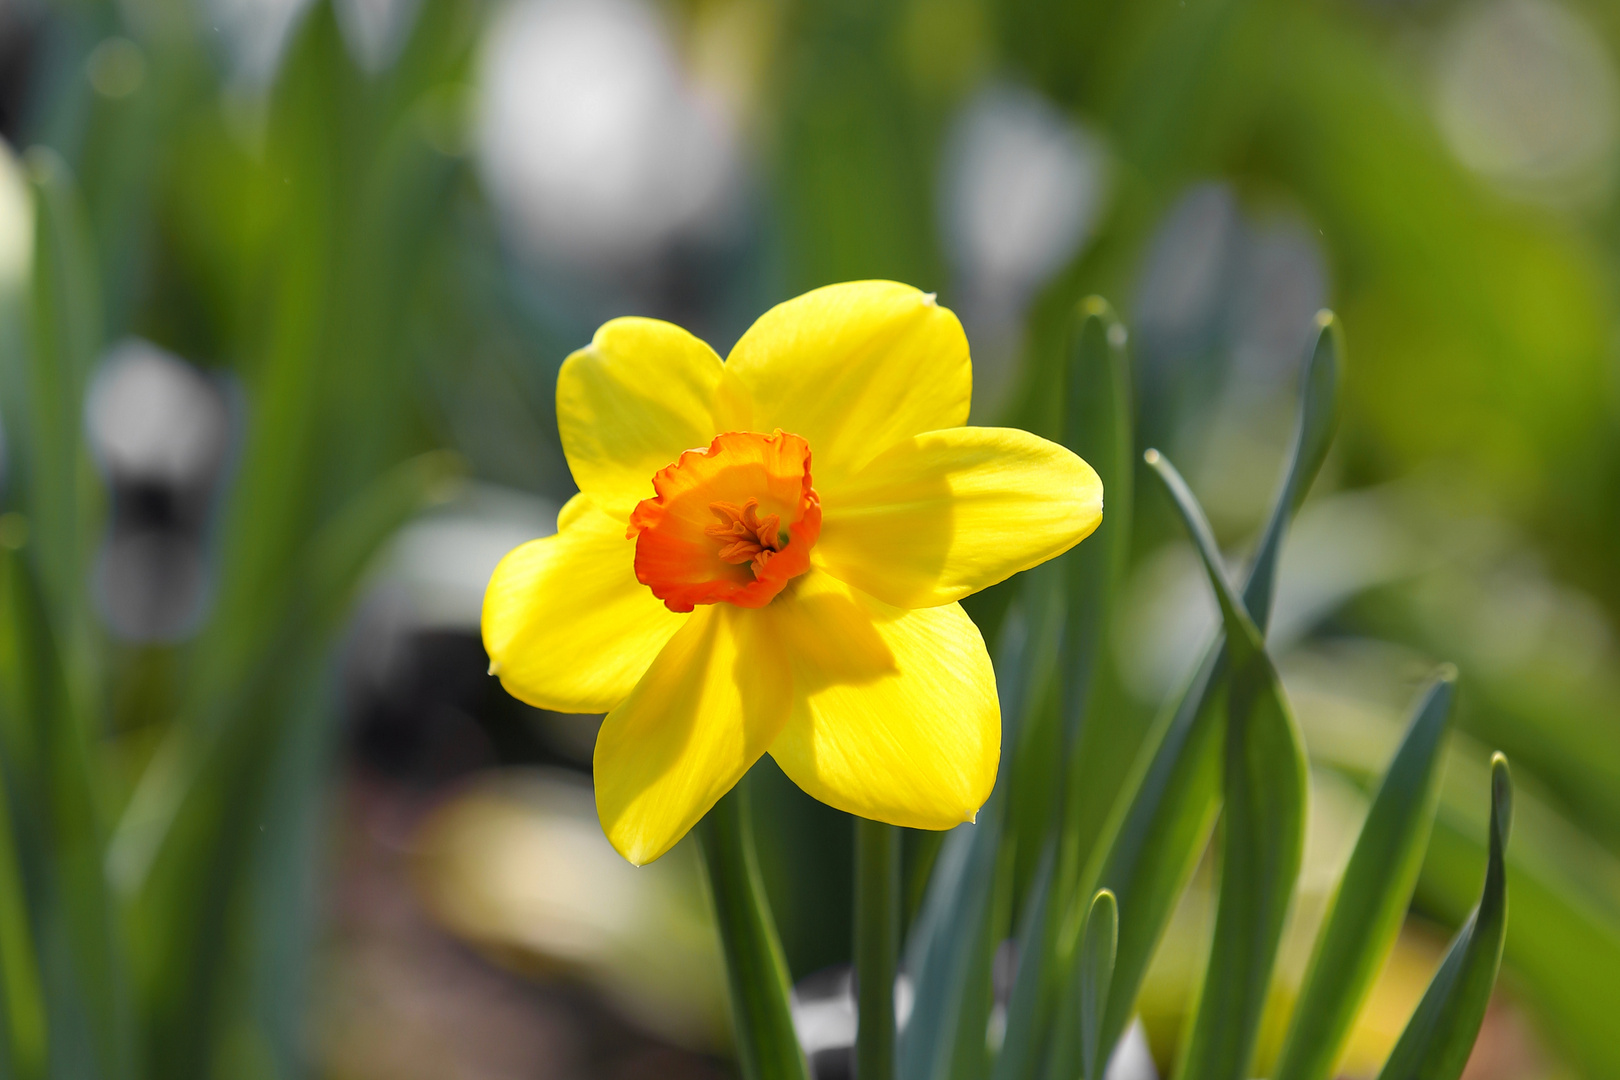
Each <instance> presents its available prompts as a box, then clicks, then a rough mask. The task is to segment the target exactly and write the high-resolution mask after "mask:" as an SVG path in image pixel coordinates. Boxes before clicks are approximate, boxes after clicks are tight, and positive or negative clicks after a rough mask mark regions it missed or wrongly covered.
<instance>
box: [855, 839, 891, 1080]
mask: <svg viewBox="0 0 1620 1080" xmlns="http://www.w3.org/2000/svg"><path fill="white" fill-rule="evenodd" d="M899 956H900V830H899V829H897V828H895V827H894V826H893V825H885V824H883V823H882V822H878V821H868V820H866V819H865V818H856V819H855V984H856V993H857V994H858V996H859V1000H858V1002H857V1017H858V1020H857V1026H856V1029H855V1076H856V1080H893V1078H894V1073H895V1019H894V979H895V974H896V969H897V967H898V963H899Z"/></svg>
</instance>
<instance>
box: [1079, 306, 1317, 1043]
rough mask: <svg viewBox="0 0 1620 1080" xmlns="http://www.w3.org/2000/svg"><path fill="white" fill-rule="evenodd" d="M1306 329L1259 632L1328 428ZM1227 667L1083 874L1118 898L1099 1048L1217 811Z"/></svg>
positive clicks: (1119, 1016)
mask: <svg viewBox="0 0 1620 1080" xmlns="http://www.w3.org/2000/svg"><path fill="white" fill-rule="evenodd" d="M1317 325H1318V332H1317V335H1316V337H1315V339H1314V341H1313V342H1312V348H1311V351H1310V356H1309V359H1308V360H1307V362H1306V367H1305V373H1304V378H1303V380H1302V386H1301V404H1300V420H1299V428H1298V431H1297V434H1296V436H1295V440H1294V446H1293V452H1292V454H1291V456H1290V458H1289V463H1288V470H1287V472H1286V474H1285V477H1284V480H1283V484H1282V487H1281V489H1280V490H1279V492H1278V496H1277V499H1276V501H1275V503H1274V504H1273V508H1272V511H1271V514H1270V517H1269V518H1268V521H1267V526H1266V529H1265V531H1264V533H1263V534H1262V536H1261V541H1260V549H1259V551H1258V552H1257V554H1256V557H1255V560H1254V564H1253V566H1252V568H1251V570H1250V572H1249V578H1248V581H1247V583H1246V585H1245V588H1244V607H1245V608H1246V609H1247V611H1248V615H1249V617H1250V618H1251V619H1252V620H1253V622H1254V624H1255V625H1256V627H1258V628H1259V629H1261V630H1264V628H1265V626H1266V624H1267V622H1269V619H1270V614H1271V603H1270V597H1271V595H1272V593H1273V591H1274V588H1275V585H1274V580H1272V579H1274V578H1275V576H1276V572H1277V564H1278V553H1279V552H1280V549H1281V546H1282V539H1283V534H1284V532H1285V531H1286V527H1287V523H1288V522H1289V520H1291V518H1292V515H1293V513H1294V511H1295V510H1297V508H1298V505H1299V503H1300V502H1301V501H1302V500H1303V498H1304V495H1305V493H1306V492H1307V491H1308V490H1309V489H1310V485H1311V482H1312V480H1314V479H1315V476H1316V473H1317V472H1318V470H1319V469H1320V468H1321V464H1322V460H1323V457H1324V456H1325V454H1326V448H1327V446H1328V444H1329V443H1330V442H1331V441H1332V433H1333V429H1334V426H1335V424H1336V422H1337V404H1336V402H1337V397H1338V387H1339V382H1340V374H1339V368H1340V360H1339V357H1340V353H1341V351H1342V347H1341V344H1340V341H1339V337H1338V331H1337V321H1336V320H1335V319H1334V318H1333V317H1332V316H1331V315H1330V314H1328V313H1323V314H1322V315H1320V316H1318V320H1317ZM1263 578H1264V579H1267V580H1264V581H1262V579H1263ZM1251 605H1252V606H1251ZM1229 663H1230V662H1229V659H1228V656H1227V650H1226V648H1225V647H1224V645H1220V644H1217V645H1215V646H1212V647H1211V649H1210V650H1209V652H1208V654H1207V655H1206V656H1205V657H1204V660H1203V662H1202V663H1201V664H1200V666H1199V668H1198V670H1197V671H1196V672H1195V673H1194V674H1193V676H1192V677H1191V679H1190V681H1189V682H1188V684H1187V686H1186V688H1185V690H1184V691H1183V692H1182V693H1181V694H1180V695H1178V696H1177V697H1176V698H1174V699H1172V704H1171V705H1170V706H1169V707H1168V708H1167V709H1166V710H1165V711H1164V712H1163V713H1162V714H1161V715H1160V717H1159V719H1158V720H1157V721H1156V722H1155V724H1154V728H1153V730H1152V731H1151V732H1150V733H1149V735H1148V738H1147V740H1146V742H1145V743H1144V745H1143V748H1142V752H1141V754H1140V755H1139V757H1138V760H1137V765H1136V767H1135V769H1134V770H1133V774H1132V776H1131V778H1130V779H1129V780H1128V781H1127V782H1126V784H1125V786H1124V787H1123V788H1122V789H1121V794H1120V797H1119V799H1118V800H1117V802H1116V803H1115V807H1114V810H1113V813H1112V815H1111V817H1110V819H1109V821H1108V823H1107V825H1106V826H1105V828H1104V830H1103V833H1102V837H1103V839H1102V842H1101V843H1100V844H1099V845H1098V847H1097V849H1096V851H1095V853H1094V855H1093V856H1092V858H1091V860H1090V864H1089V866H1088V868H1087V870H1086V871H1085V874H1084V875H1083V878H1082V881H1083V884H1084V885H1085V887H1086V888H1092V887H1106V888H1108V889H1111V890H1112V891H1113V892H1114V893H1115V895H1116V897H1117V898H1118V902H1119V910H1120V923H1119V952H1118V957H1117V959H1116V961H1115V970H1114V985H1113V992H1112V993H1111V994H1110V995H1109V1005H1108V1009H1107V1012H1106V1015H1105V1018H1104V1021H1103V1026H1102V1042H1103V1045H1104V1046H1106V1047H1108V1048H1110V1049H1111V1048H1112V1047H1113V1045H1114V1043H1116V1042H1117V1041H1118V1040H1119V1037H1120V1035H1122V1034H1123V1033H1124V1031H1125V1028H1126V1026H1127V1025H1128V1024H1129V1022H1130V1017H1131V1012H1132V1010H1133V1009H1134V1008H1135V1004H1136V995H1137V992H1138V991H1139V989H1140V988H1141V983H1142V979H1143V977H1144V976H1145V975H1146V973H1147V966H1148V962H1149V960H1150V959H1151V958H1152V954H1153V950H1154V948H1155V947H1157V945H1158V942H1159V938H1160V936H1161V935H1162V933H1163V932H1164V927H1165V924H1166V923H1167V922H1168V920H1169V918H1170V914H1171V912H1172V911H1173V910H1174V908H1175V904H1176V901H1177V899H1178V898H1179V897H1180V896H1181V893H1182V890H1183V888H1184V887H1185V885H1186V883H1187V881H1188V879H1189V878H1190V876H1191V874H1192V872H1193V869H1194V867H1195V866H1196V864H1197V861H1198V858H1199V856H1200V855H1201V854H1202V852H1203V849H1204V841H1205V839H1206V838H1207V837H1208V835H1209V831H1210V828H1211V827H1212V825H1213V823H1214V820H1215V815H1216V812H1217V810H1218V808H1219V800H1220V786H1221V782H1222V781H1221V765H1220V746H1221V742H1220V740H1221V737H1222V732H1223V731H1224V729H1225V720H1224V716H1225V709H1226V701H1227V693H1226V690H1225V683H1226V679H1227V673H1228V669H1229ZM1081 891H1082V893H1083V892H1084V889H1082V890H1081ZM1078 933H1079V928H1078V919H1075V920H1073V921H1071V923H1070V925H1069V927H1068V928H1066V929H1065V931H1064V936H1063V939H1062V941H1061V942H1060V945H1059V949H1060V956H1067V957H1072V956H1073V950H1074V948H1075V947H1076V943H1077V941H1078ZM1068 962H1072V960H1071V961H1068ZM1065 1007H1067V1006H1065ZM1065 1067H1066V1068H1067V1067H1069V1066H1068V1065H1065ZM1072 1067H1073V1068H1078V1062H1075V1063H1073V1066H1072Z"/></svg>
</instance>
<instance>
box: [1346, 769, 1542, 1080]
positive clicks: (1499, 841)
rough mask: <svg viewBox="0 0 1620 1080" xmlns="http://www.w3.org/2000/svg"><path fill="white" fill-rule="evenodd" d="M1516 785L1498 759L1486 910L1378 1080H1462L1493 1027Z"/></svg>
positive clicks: (1459, 940)
mask: <svg viewBox="0 0 1620 1080" xmlns="http://www.w3.org/2000/svg"><path fill="white" fill-rule="evenodd" d="M1512 824H1513V780H1512V777H1511V776H1510V775H1509V773H1508V764H1507V758H1505V757H1503V756H1502V755H1501V754H1496V755H1495V756H1493V757H1492V758H1491V841H1490V842H1491V847H1490V856H1489V862H1488V863H1487V864H1486V868H1485V887H1484V889H1483V891H1482V892H1481V894H1480V898H1479V906H1478V907H1476V908H1475V909H1474V913H1473V914H1472V915H1470V916H1469V918H1468V922H1467V923H1465V924H1464V925H1463V928H1462V929H1461V930H1459V931H1458V932H1457V936H1456V937H1455V938H1453V939H1452V942H1451V948H1450V949H1449V950H1447V952H1446V958H1445V960H1444V961H1443V962H1442V963H1441V964H1440V970H1439V971H1438V972H1436V973H1435V976H1434V979H1433V981H1431V982H1430V983H1429V988H1428V990H1426V991H1424V993H1423V1000H1422V1001H1420V1002H1418V1007H1417V1011H1415V1012H1414V1013H1413V1014H1412V1019H1411V1020H1409V1021H1407V1024H1406V1030H1405V1031H1403V1032H1401V1039H1400V1041H1399V1042H1397V1043H1396V1044H1395V1049H1394V1050H1393V1051H1392V1052H1391V1053H1390V1055H1389V1060H1388V1061H1386V1062H1385V1063H1384V1068H1383V1069H1382V1071H1380V1072H1379V1074H1378V1080H1457V1077H1459V1076H1461V1075H1462V1071H1463V1066H1465V1065H1467V1064H1468V1055H1469V1053H1470V1052H1471V1051H1472V1050H1473V1048H1474V1040H1475V1039H1476V1038H1478V1036H1479V1027H1480V1024H1482V1023H1483V1022H1484V1020H1485V1008H1486V1006H1488V1005H1489V1004H1490V1001H1491V990H1492V988H1493V987H1494V986H1495V985H1496V972H1497V969H1498V968H1499V967H1500V966H1501V963H1502V943H1503V941H1504V940H1505V939H1506V937H1507V916H1508V909H1507V867H1506V865H1505V863H1504V861H1503V858H1504V854H1505V852H1506V850H1507V842H1508V831H1509V829H1510V828H1511V827H1512Z"/></svg>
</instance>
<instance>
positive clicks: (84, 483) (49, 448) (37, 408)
mask: <svg viewBox="0 0 1620 1080" xmlns="http://www.w3.org/2000/svg"><path fill="white" fill-rule="evenodd" d="M24 160H25V163H26V165H27V168H28V178H29V183H30V186H31V187H32V189H33V193H34V271H33V293H32V298H31V318H30V321H29V350H28V352H29V358H28V365H27V379H26V384H27V390H26V393H27V398H28V400H27V409H26V410H18V409H13V410H11V411H10V412H8V414H7V420H8V422H20V423H21V424H22V425H23V429H24V436H23V440H22V443H23V447H24V465H25V470H24V476H25V477H26V486H27V492H26V501H27V505H28V507H29V517H30V522H29V524H30V526H31V528H32V531H33V533H34V536H35V538H36V542H35V543H33V544H31V545H30V551H31V557H32V559H33V560H34V561H35V562H36V563H37V564H38V566H39V573H40V578H41V585H42V587H43V588H44V590H45V596H46V598H47V603H48V610H49V611H50V615H51V620H52V624H53V626H54V627H55V629H56V632H57V635H58V637H59V638H60V639H64V640H66V639H68V638H69V637H70V635H71V634H72V625H73V621H74V620H75V619H76V618H77V616H78V606H77V604H78V599H79V597H80V594H81V593H82V591H83V579H84V569H85V556H86V550H85V547H84V544H85V542H86V540H87V537H88V533H89V530H88V529H87V528H85V527H84V521H83V520H82V519H83V517H84V516H85V515H84V509H85V506H86V502H85V500H86V499H87V498H88V497H89V489H90V488H91V486H92V485H91V483H90V482H89V475H88V474H89V466H88V454H87V452H86V449H85V444H84V435H83V422H82V417H83V415H84V390H85V383H86V380H87V379H88V377H89V373H90V369H91V367H92V366H93V365H94V363H95V360H96V356H97V354H98V353H99V351H100V349H101V320H102V313H101V297H100V291H99V290H100V279H99V276H98V272H97V270H96V265H95V248H94V246H93V245H92V243H91V240H90V232H89V225H88V223H87V222H86V220H85V213H84V206H83V204H82V201H81V200H80V197H79V191H78V187H77V185H76V184H75V183H74V180H73V175H72V173H71V172H70V171H69V169H68V167H67V164H66V163H65V162H63V160H62V159H61V158H60V157H59V156H57V154H56V153H55V152H54V151H51V150H48V149H46V148H44V147H35V148H34V149H32V150H30V151H29V152H28V154H27V155H26V157H25V159H24Z"/></svg>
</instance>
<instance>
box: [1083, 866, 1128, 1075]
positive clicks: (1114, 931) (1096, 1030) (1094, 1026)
mask: <svg viewBox="0 0 1620 1080" xmlns="http://www.w3.org/2000/svg"><path fill="white" fill-rule="evenodd" d="M1118 949H1119V906H1118V904H1117V903H1116V902H1115V900H1114V894H1113V893H1111V892H1109V891H1108V890H1107V889H1098V890H1097V895H1096V897H1095V898H1094V899H1093V900H1092V901H1091V914H1090V915H1089V916H1088V917H1087V918H1086V931H1085V935H1084V936H1083V937H1082V938H1081V939H1080V965H1079V974H1080V1058H1081V1060H1082V1061H1084V1062H1085V1072H1084V1073H1082V1074H1081V1075H1083V1076H1084V1077H1085V1080H1102V1075H1103V1070H1104V1069H1105V1068H1107V1066H1108V1060H1107V1058H1106V1057H1104V1056H1103V1045H1102V1039H1101V1037H1100V1036H1101V1034H1102V1021H1103V1011H1104V1010H1105V1009H1106V1008H1107V1007H1108V990H1109V987H1110V986H1111V985H1112V983H1113V979H1114V955H1115V953H1116V951H1117V950H1118Z"/></svg>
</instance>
